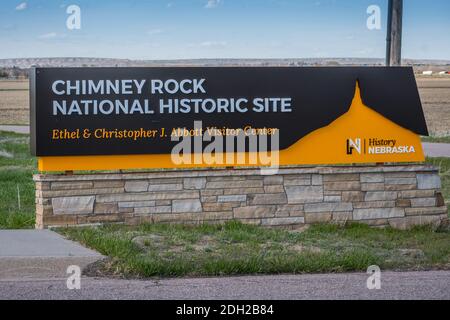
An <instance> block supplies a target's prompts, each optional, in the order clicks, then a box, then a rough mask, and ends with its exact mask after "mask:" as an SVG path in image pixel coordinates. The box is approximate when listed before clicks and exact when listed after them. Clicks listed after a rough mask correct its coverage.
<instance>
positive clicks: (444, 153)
mask: <svg viewBox="0 0 450 320" xmlns="http://www.w3.org/2000/svg"><path fill="white" fill-rule="evenodd" d="M422 146H423V151H424V153H425V154H426V155H427V157H432V158H436V157H446V158H450V143H430V142H422Z"/></svg>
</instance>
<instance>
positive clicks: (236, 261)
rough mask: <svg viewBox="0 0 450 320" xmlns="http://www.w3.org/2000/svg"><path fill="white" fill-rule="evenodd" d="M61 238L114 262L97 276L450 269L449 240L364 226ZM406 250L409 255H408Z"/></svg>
mask: <svg viewBox="0 0 450 320" xmlns="http://www.w3.org/2000/svg"><path fill="white" fill-rule="evenodd" d="M59 232H61V233H62V234H64V235H65V236H67V237H69V238H70V239H73V240H76V241H79V242H81V243H83V244H85V245H86V246H88V247H90V248H93V249H95V250H98V251H99V252H101V253H102V254H104V255H106V256H109V257H110V259H108V260H105V261H103V262H101V263H100V264H97V265H96V266H95V267H93V268H92V269H91V270H90V271H89V272H90V274H91V275H94V274H95V275H99V274H103V275H109V276H111V275H117V276H124V277H154V276H158V277H170V276H212V275H233V274H261V273H271V274H274V273H275V274H276V273H307V272H344V271H365V270H366V269H367V267H368V266H369V265H372V264H376V265H378V266H380V267H381V268H382V269H415V270H421V269H429V268H445V269H448V268H450V245H449V243H450V232H449V231H448V230H447V231H441V232H437V231H434V230H432V229H431V228H430V227H420V228H415V229H412V230H409V231H399V230H393V229H390V228H387V229H375V228H370V227H368V226H366V225H362V224H350V225H347V226H345V227H342V226H338V225H313V226H311V227H310V228H308V229H307V230H306V231H304V232H298V231H287V230H281V229H267V228H262V227H259V226H251V225H244V224H241V223H239V222H236V221H231V222H228V223H225V224H223V225H199V226H185V225H165V224H153V225H150V224H146V225H140V226H135V227H130V226H123V225H106V226H101V227H85V228H66V229H59ZM406 249H409V251H408V250H406Z"/></svg>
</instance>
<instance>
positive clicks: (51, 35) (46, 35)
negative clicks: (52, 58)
mask: <svg viewBox="0 0 450 320" xmlns="http://www.w3.org/2000/svg"><path fill="white" fill-rule="evenodd" d="M56 36H57V34H56V32H49V33H44V34H41V35H40V36H38V38H39V39H53V38H56Z"/></svg>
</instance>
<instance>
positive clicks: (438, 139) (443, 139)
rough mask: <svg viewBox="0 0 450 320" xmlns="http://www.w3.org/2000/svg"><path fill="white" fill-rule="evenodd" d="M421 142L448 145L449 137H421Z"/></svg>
mask: <svg viewBox="0 0 450 320" xmlns="http://www.w3.org/2000/svg"><path fill="white" fill-rule="evenodd" d="M421 139H422V141H423V142H434V143H450V136H445V137H433V136H429V137H421Z"/></svg>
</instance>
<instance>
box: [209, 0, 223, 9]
mask: <svg viewBox="0 0 450 320" xmlns="http://www.w3.org/2000/svg"><path fill="white" fill-rule="evenodd" d="M221 1H222V0H208V2H207V3H206V4H205V8H206V9H214V8H217V7H218V6H219V4H220V2H221Z"/></svg>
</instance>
